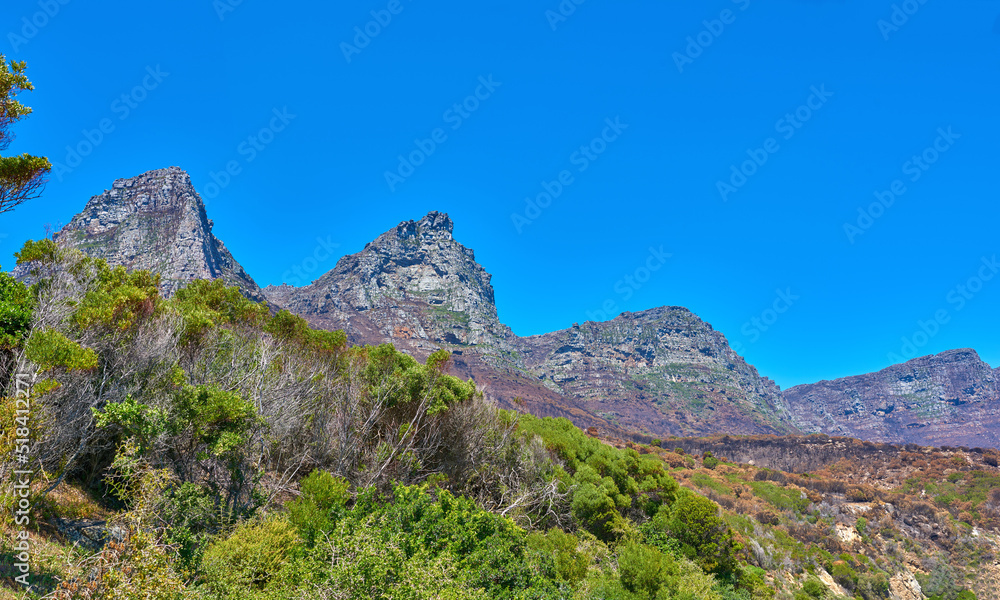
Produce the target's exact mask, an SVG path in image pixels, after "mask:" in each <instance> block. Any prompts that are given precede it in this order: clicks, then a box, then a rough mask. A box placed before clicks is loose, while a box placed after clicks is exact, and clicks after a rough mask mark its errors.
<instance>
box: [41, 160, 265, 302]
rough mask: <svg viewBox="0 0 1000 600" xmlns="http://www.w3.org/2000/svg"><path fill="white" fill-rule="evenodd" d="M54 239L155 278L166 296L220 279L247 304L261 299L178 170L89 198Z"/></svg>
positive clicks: (135, 179)
mask: <svg viewBox="0 0 1000 600" xmlns="http://www.w3.org/2000/svg"><path fill="white" fill-rule="evenodd" d="M55 239H56V241H58V242H60V243H63V244H67V245H69V246H73V247H75V248H77V249H79V250H82V251H83V252H84V253H85V254H87V255H89V256H93V257H97V258H103V259H105V260H106V261H108V263H109V264H112V265H123V266H125V267H126V268H128V269H130V270H133V269H148V270H150V271H152V272H154V273H159V274H160V276H161V282H162V284H161V289H162V292H163V294H164V295H166V296H170V295H172V294H173V293H174V292H176V291H177V290H178V289H179V288H181V287H183V286H185V285H187V284H188V283H189V282H191V281H193V280H195V279H218V278H221V279H222V280H224V281H225V282H226V284H228V285H231V286H236V287H239V288H240V290H241V291H242V292H243V293H244V294H245V295H246V296H247V297H248V298H251V299H254V300H263V299H264V296H263V294H262V293H261V290H260V288H259V287H258V286H257V284H256V283H255V282H254V280H253V279H252V278H251V277H250V276H249V275H248V274H247V273H246V271H244V270H243V267H242V266H240V264H239V263H238V262H236V260H235V259H234V258H233V255H232V254H230V253H229V250H227V249H226V246H225V244H223V243H222V240H220V239H219V238H217V237H215V235H213V234H212V221H210V220H209V219H208V216H207V215H206V213H205V204H204V203H203V202H202V200H201V197H200V196H199V195H198V192H196V191H195V189H194V186H192V185H191V178H190V177H188V174H187V173H185V172H184V171H182V170H181V169H179V168H177V167H170V168H168V169H159V170H156V171H150V172H148V173H144V174H142V175H139V176H138V177H133V178H131V179H118V180H116V181H115V182H114V184H113V185H112V186H111V189H110V190H107V191H105V192H104V193H103V194H100V195H97V196H94V197H93V198H91V199H90V201H89V202H87V206H86V207H84V209H83V212H81V213H80V214H78V215H76V216H75V217H73V220H72V221H70V222H69V224H68V225H66V226H65V227H64V228H63V229H62V230H61V231H60V232H59V233H57V234H56V236H55Z"/></svg>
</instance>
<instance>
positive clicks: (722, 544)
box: [654, 492, 738, 574]
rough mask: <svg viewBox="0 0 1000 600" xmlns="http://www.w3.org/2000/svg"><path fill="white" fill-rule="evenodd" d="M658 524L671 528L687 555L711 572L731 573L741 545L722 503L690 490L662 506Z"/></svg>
mask: <svg viewBox="0 0 1000 600" xmlns="http://www.w3.org/2000/svg"><path fill="white" fill-rule="evenodd" d="M654 524H657V525H659V526H660V527H662V528H664V529H666V530H667V531H669V532H670V533H671V534H672V535H673V536H674V537H675V538H677V540H678V542H679V543H680V546H681V549H682V551H683V553H684V555H685V556H686V557H687V558H689V559H691V560H693V561H695V562H696V563H697V564H698V565H700V566H701V567H702V568H703V569H705V571H707V572H709V573H719V574H724V573H730V572H732V570H733V569H734V568H735V566H736V556H735V555H736V552H737V550H738V549H737V548H736V547H735V544H734V542H733V536H732V533H731V532H730V531H729V527H728V526H727V525H726V522H725V521H723V520H722V517H720V516H719V506H718V505H717V504H716V503H714V502H712V501H711V500H709V499H708V498H705V497H702V496H698V495H697V494H694V493H692V492H686V493H684V494H682V495H681V497H680V498H679V499H678V500H677V502H675V503H674V505H673V506H672V507H670V508H667V507H666V506H664V507H662V508H661V509H660V512H658V513H657V515H656V517H655V518H654Z"/></svg>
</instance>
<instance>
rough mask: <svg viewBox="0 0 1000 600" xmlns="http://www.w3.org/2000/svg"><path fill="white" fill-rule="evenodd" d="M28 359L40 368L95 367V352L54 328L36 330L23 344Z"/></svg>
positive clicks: (78, 369) (87, 368)
mask: <svg viewBox="0 0 1000 600" xmlns="http://www.w3.org/2000/svg"><path fill="white" fill-rule="evenodd" d="M25 354H26V355H27V357H28V359H29V360H31V361H32V362H34V363H35V364H37V365H39V366H40V367H41V368H42V369H54V368H63V369H66V370H68V371H89V370H91V369H96V368H97V353H96V352H94V351H93V350H91V349H90V348H84V347H83V346H81V345H80V344H78V343H76V342H74V341H73V340H71V339H69V338H67V337H66V336H65V335H63V334H62V333H59V332H58V331H56V330H54V329H46V330H43V331H36V332H35V333H33V334H32V335H31V337H30V338H28V343H27V344H26V346H25Z"/></svg>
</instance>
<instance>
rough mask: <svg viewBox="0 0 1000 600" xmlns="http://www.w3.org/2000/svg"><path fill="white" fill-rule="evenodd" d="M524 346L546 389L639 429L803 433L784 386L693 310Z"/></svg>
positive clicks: (588, 327) (576, 330) (644, 315)
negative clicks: (788, 405)
mask: <svg viewBox="0 0 1000 600" xmlns="http://www.w3.org/2000/svg"><path fill="white" fill-rule="evenodd" d="M520 343H521V347H522V348H523V351H524V355H525V367H526V368H527V369H528V370H529V371H530V372H531V373H532V374H533V375H536V376H537V377H538V378H539V379H540V380H541V381H542V382H543V383H544V384H545V385H546V386H547V387H549V388H550V389H552V390H554V391H557V392H559V393H561V394H565V395H568V396H570V397H573V398H576V399H578V400H580V401H581V402H582V403H583V405H584V406H586V407H587V408H588V409H589V410H591V411H593V412H595V413H597V414H599V415H601V416H605V417H606V418H608V419H610V420H613V421H616V422H619V423H621V424H622V425H627V426H628V428H630V429H634V430H637V431H645V432H648V433H650V434H653V435H664V434H669V435H692V434H699V433H705V432H709V431H720V432H721V431H730V432H741V433H780V432H788V431H794V428H792V427H790V426H789V425H788V423H789V421H790V415H789V414H788V412H787V410H785V408H784V406H783V402H782V398H781V393H780V391H779V389H778V386H776V385H775V384H774V383H773V382H771V381H770V380H768V379H765V378H762V377H761V376H760V375H759V374H758V373H757V370H756V369H755V368H753V367H752V366H750V365H749V364H747V362H746V361H745V360H743V358H742V357H740V356H739V355H737V354H736V352H734V351H733V350H732V348H730V347H729V343H728V342H727V341H726V338H725V337H724V336H723V335H722V334H721V333H719V332H717V331H715V330H714V329H712V326H711V325H709V324H708V323H705V322H704V321H702V320H701V319H699V318H698V316H697V315H695V314H694V313H692V312H691V311H689V310H688V309H686V308H680V307H660V308H654V309H651V310H646V311H642V312H638V313H624V314H622V315H619V316H618V317H616V318H615V319H613V320H611V321H608V322H605V323H594V322H587V323H584V324H583V325H578V326H574V327H572V328H570V329H565V330H563V331H557V332H554V333H548V334H545V335H541V336H532V337H528V338H523V339H521V340H520Z"/></svg>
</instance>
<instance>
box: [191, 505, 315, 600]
mask: <svg viewBox="0 0 1000 600" xmlns="http://www.w3.org/2000/svg"><path fill="white" fill-rule="evenodd" d="M297 542H298V536H297V535H296V532H295V528H294V527H293V526H292V524H291V523H289V522H288V521H286V520H284V519H282V518H271V519H268V520H266V521H260V522H250V523H245V524H243V525H241V526H240V527H238V528H237V529H236V531H234V532H233V533H232V535H230V536H229V537H228V538H226V539H223V540H221V541H218V542H215V543H213V544H212V545H211V546H209V547H208V550H206V551H205V556H204V558H203V561H202V567H203V570H204V573H205V576H206V579H207V580H208V582H209V587H210V588H211V589H212V591H213V592H214V593H216V594H218V595H219V596H221V597H222V598H233V599H234V600H235V599H242V598H248V597H252V596H253V595H254V594H255V593H256V592H260V591H263V590H264V589H266V588H267V587H268V584H269V583H270V582H271V580H272V579H274V578H275V577H276V576H277V575H278V573H279V572H280V571H281V570H282V568H284V567H285V566H286V565H287V564H288V563H289V561H290V559H291V554H292V549H293V548H294V547H295V545H296V543H297Z"/></svg>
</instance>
